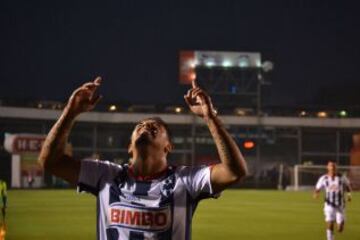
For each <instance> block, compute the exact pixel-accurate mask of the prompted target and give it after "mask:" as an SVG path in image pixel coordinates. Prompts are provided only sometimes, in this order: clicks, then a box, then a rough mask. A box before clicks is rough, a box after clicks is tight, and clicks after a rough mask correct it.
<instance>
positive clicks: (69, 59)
mask: <svg viewBox="0 0 360 240" xmlns="http://www.w3.org/2000/svg"><path fill="white" fill-rule="evenodd" d="M358 5H359V4H356V2H355V1H354V2H350V1H340V0H339V1H330V0H328V1H313V0H309V1H299V0H293V1H269V0H267V1H225V0H221V1H220V0H219V1H210V0H207V1H169V0H167V1H146V0H144V1H134V0H127V1H122V0H116V1H83V2H80V1H25V0H24V1H4V0H2V1H0V81H1V87H0V98H12V99H23V98H32V99H40V100H44V99H48V100H60V101H64V100H65V99H66V98H67V96H68V95H69V94H70V93H71V91H72V89H74V88H75V87H77V86H78V85H79V84H81V83H83V82H85V81H88V80H91V79H93V78H94V77H95V76H97V75H101V76H102V77H103V79H104V81H103V86H102V89H101V94H102V95H104V100H106V101H127V102H130V103H154V104H156V103H181V102H182V101H183V98H182V96H183V94H184V93H185V91H186V86H181V85H180V84H179V83H178V52H179V50H181V49H190V50H192V49H199V50H226V51H255V52H261V54H262V59H263V60H271V61H273V62H274V64H275V69H274V71H273V72H272V73H271V75H270V76H269V79H270V80H271V81H272V85H271V86H268V87H266V88H267V89H266V91H267V94H266V99H264V101H265V104H270V105H271V104H272V105H280V106H281V105H284V106H285V105H301V104H312V105H323V104H330V105H336V104H337V103H339V102H341V103H345V104H350V105H360V97H357V96H358V95H360V94H358V90H359V89H360V88H359V87H360V83H358V82H360V81H359V75H360V71H359V70H360V60H359V56H360V55H359V53H360V33H359V32H360V24H359V23H360V14H359V8H358ZM334 94H335V95H336V96H334ZM328 98H329V99H328ZM357 100H359V102H356V101H357Z"/></svg>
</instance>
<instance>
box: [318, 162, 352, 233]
mask: <svg viewBox="0 0 360 240" xmlns="http://www.w3.org/2000/svg"><path fill="white" fill-rule="evenodd" d="M323 188H324V189H325V203H324V214H325V221H326V236H327V240H334V225H335V222H336V226H337V230H338V232H342V231H343V230H344V224H345V197H346V198H347V200H348V201H351V186H350V182H349V180H348V179H347V178H346V177H345V176H343V175H341V174H339V173H337V171H336V163H334V162H331V161H329V162H328V164H327V174H324V175H322V176H321V177H320V178H319V180H318V182H317V184H316V187H315V191H314V198H318V197H319V193H320V191H321V189H323ZM345 192H347V194H346V196H345Z"/></svg>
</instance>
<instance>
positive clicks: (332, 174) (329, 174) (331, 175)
mask: <svg viewBox="0 0 360 240" xmlns="http://www.w3.org/2000/svg"><path fill="white" fill-rule="evenodd" d="M327 175H328V176H329V177H331V178H334V177H335V176H336V173H328V174H327Z"/></svg>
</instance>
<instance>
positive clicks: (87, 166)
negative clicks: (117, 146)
mask: <svg viewBox="0 0 360 240" xmlns="http://www.w3.org/2000/svg"><path fill="white" fill-rule="evenodd" d="M121 169H122V167H121V166H120V165H117V164H114V163H111V162H109V161H99V160H88V159H87V160H82V161H81V167H80V174H79V179H78V184H77V186H78V189H77V190H78V192H89V193H92V194H94V195H97V194H98V192H99V191H100V190H101V188H102V187H103V185H104V183H106V182H108V181H110V180H111V179H113V178H115V177H116V176H117V174H118V173H119V171H121Z"/></svg>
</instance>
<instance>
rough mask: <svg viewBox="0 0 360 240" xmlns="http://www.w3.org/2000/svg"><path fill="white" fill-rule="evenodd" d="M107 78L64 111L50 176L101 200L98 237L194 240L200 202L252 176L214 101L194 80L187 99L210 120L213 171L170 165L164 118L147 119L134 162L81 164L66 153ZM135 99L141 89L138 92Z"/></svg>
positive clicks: (136, 135) (79, 92)
mask: <svg viewBox="0 0 360 240" xmlns="http://www.w3.org/2000/svg"><path fill="white" fill-rule="evenodd" d="M100 84H101V78H96V79H95V80H94V81H93V82H88V83H85V84H84V85H82V86H81V87H79V88H78V89H76V90H75V91H74V92H73V94H72V95H71V97H70V99H69V101H68V103H67V105H66V107H65V108H64V111H63V113H62V114H61V116H60V118H59V119H58V121H57V122H56V123H55V125H54V126H53V127H52V129H51V130H50V132H49V134H48V135H47V137H46V140H45V142H44V144H43V147H42V150H41V153H40V156H39V162H40V164H41V165H42V166H43V167H44V168H45V169H46V170H47V171H49V172H51V173H53V174H54V175H56V176H58V177H61V178H63V179H65V180H67V181H69V182H70V183H73V184H77V186H78V190H79V191H87V192H90V193H92V194H93V195H95V196H96V197H97V238H98V239H101V240H105V239H107V240H110V239H133V240H135V239H154V240H157V239H176V240H185V239H190V238H191V219H192V216H193V213H194V211H195V209H196V206H197V204H198V202H199V201H200V200H202V199H205V198H210V197H216V196H218V194H219V193H220V192H221V191H223V190H224V189H225V188H227V187H228V186H230V185H231V184H233V183H235V182H238V181H239V180H240V179H241V178H243V177H244V176H245V175H246V173H247V166H246V162H245V160H244V158H243V156H242V155H241V153H240V150H239V148H238V146H237V145H236V143H235V141H234V140H233V139H232V137H231V136H230V135H229V133H228V132H227V130H226V129H225V127H224V126H223V124H222V123H221V121H220V119H219V117H218V116H217V114H216V111H215V110H214V108H213V105H212V103H211V99H210V97H209V96H208V95H207V94H206V93H205V92H204V91H203V90H202V89H201V88H199V87H198V86H197V85H196V83H195V82H193V86H192V88H191V89H190V90H189V91H188V93H187V94H186V95H185V96H184V98H185V101H186V103H187V104H188V106H189V108H190V110H191V111H192V112H193V113H194V114H196V115H197V116H199V117H200V118H202V119H203V121H204V123H205V124H206V125H207V126H208V128H209V130H210V133H211V135H212V137H213V139H214V141H215V144H216V147H217V150H218V153H219V157H220V160H221V162H220V163H218V164H215V165H212V166H202V167H187V166H177V167H174V166H169V165H168V164H167V160H166V159H167V156H168V154H169V153H170V152H171V151H172V149H173V145H172V143H171V135H170V131H169V129H168V126H167V125H166V123H165V122H164V121H163V120H161V119H160V118H156V117H154V118H148V119H144V120H142V121H140V122H139V123H138V124H137V125H136V126H135V128H134V130H133V132H132V135H131V143H130V145H129V148H128V150H129V154H130V155H131V160H130V162H129V164H123V165H116V164H114V163H110V162H108V161H99V160H83V161H76V160H75V159H73V158H72V157H70V156H67V155H66V154H65V153H64V149H65V144H66V142H67V138H68V135H69V134H70V131H71V128H72V125H73V123H74V121H75V118H76V117H77V116H78V115H79V114H80V113H82V112H86V111H90V110H92V109H93V108H94V107H95V105H96V104H97V102H98V101H99V100H100V98H101V97H100V96H98V95H97V94H96V90H97V89H98V87H99V86H100ZM134 94H136V91H134Z"/></svg>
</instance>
